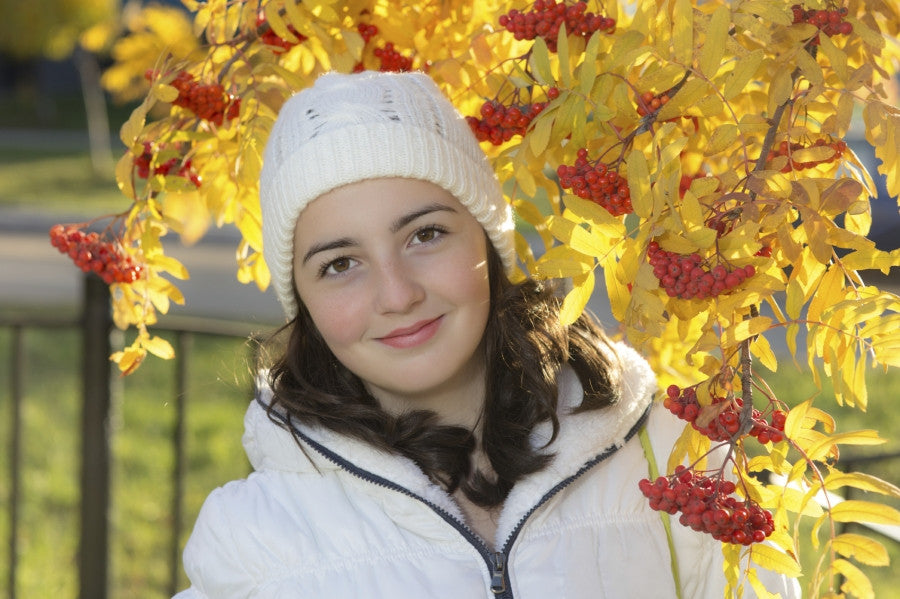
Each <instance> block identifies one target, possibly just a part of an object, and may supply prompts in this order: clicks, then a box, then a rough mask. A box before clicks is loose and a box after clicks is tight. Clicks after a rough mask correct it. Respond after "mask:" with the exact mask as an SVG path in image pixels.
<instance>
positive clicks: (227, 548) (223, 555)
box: [175, 481, 265, 599]
mask: <svg viewBox="0 0 900 599" xmlns="http://www.w3.org/2000/svg"><path fill="white" fill-rule="evenodd" d="M245 483H246V481H234V482H231V483H228V484H227V485H225V486H224V487H221V488H219V489H216V490H214V491H213V492H212V493H210V495H209V496H208V497H207V498H206V501H205V502H204V504H203V507H202V508H201V510H200V513H199V515H198V516H197V521H196V523H195V524H194V530H193V532H192V533H191V536H190V538H189V539H188V542H187V545H186V546H185V549H184V557H183V562H184V570H185V573H186V574H187V576H188V579H189V580H190V582H191V586H190V588H189V589H186V590H184V591H182V592H180V593H178V594H177V595H176V596H175V599H207V598H210V599H211V598H216V599H220V598H221V599H230V598H238V597H252V596H253V595H254V593H255V590H256V589H257V588H258V586H259V583H260V581H261V577H262V576H263V574H262V572H261V564H259V563H258V559H257V558H259V559H265V558H264V556H262V555H260V554H259V553H256V552H254V547H253V546H252V540H250V539H237V538H236V537H235V534H236V533H237V532H238V531H240V530H242V519H243V518H242V516H241V512H242V511H247V508H248V506H246V504H245V502H243V501H242V495H243V490H244V489H243V488H242V487H243V486H244V485H245ZM248 541H250V542H249V543H248Z"/></svg>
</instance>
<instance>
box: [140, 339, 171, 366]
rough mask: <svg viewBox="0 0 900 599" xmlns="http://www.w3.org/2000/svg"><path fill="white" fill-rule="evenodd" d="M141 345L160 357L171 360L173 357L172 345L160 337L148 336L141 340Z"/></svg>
mask: <svg viewBox="0 0 900 599" xmlns="http://www.w3.org/2000/svg"><path fill="white" fill-rule="evenodd" d="M141 346H143V348H144V349H146V350H147V351H148V352H150V353H151V354H153V355H154V356H157V357H158V358H162V359H163V360H171V359H172V358H174V357H175V350H174V349H173V348H172V345H171V344H170V343H169V342H168V341H166V340H165V339H163V338H162V337H158V336H157V337H150V338H147V339H143V340H142V341H141Z"/></svg>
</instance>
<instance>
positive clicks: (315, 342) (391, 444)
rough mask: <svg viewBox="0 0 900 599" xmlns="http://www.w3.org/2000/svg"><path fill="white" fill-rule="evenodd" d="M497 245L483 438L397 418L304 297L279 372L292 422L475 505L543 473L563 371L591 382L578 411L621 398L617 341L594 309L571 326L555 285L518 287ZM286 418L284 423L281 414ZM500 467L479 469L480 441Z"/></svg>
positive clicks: (277, 382)
mask: <svg viewBox="0 0 900 599" xmlns="http://www.w3.org/2000/svg"><path fill="white" fill-rule="evenodd" d="M487 245H488V277H489V281H490V293H491V307H490V313H489V316H488V323H487V326H486V328H485V333H484V343H483V344H482V346H483V351H484V359H485V364H486V377H485V379H486V382H485V387H486V388H485V402H484V407H483V413H482V415H481V420H480V429H479V430H480V433H481V438H480V440H476V437H475V434H474V432H473V431H470V430H468V429H466V428H463V427H460V426H450V425H445V424H440V423H439V422H438V417H437V414H436V413H434V412H432V411H426V410H414V411H410V412H406V413H403V414H400V415H396V416H395V415H391V414H389V413H388V412H387V411H385V410H384V409H382V408H381V406H380V405H379V403H378V401H377V400H376V399H375V398H374V397H373V396H372V395H371V394H370V393H369V392H368V391H367V390H366V388H365V386H364V384H363V382H362V381H361V380H360V379H359V377H357V376H356V375H354V374H353V373H352V372H350V371H349V370H348V369H347V368H346V367H345V366H344V365H343V364H341V363H340V362H339V361H338V360H337V359H336V358H335V356H334V354H332V352H331V350H329V349H328V346H327V345H326V344H325V341H324V340H323V339H322V336H321V335H320V334H319V331H318V329H317V328H316V326H315V324H314V323H313V322H312V318H311V317H310V315H309V312H308V311H307V309H306V307H305V306H304V305H303V302H301V301H300V298H299V296H298V295H297V294H296V290H295V299H296V300H297V305H298V307H299V313H298V315H297V317H296V318H295V319H294V320H293V321H291V322H290V323H288V324H287V325H286V327H285V332H286V333H287V335H288V338H287V343H286V347H285V348H284V351H283V352H282V353H281V355H280V357H279V358H277V359H276V360H275V361H274V364H273V365H272V366H271V368H270V370H269V378H270V380H269V383H270V385H271V387H272V389H273V390H274V400H273V402H272V405H271V406H270V407H269V410H270V415H271V411H272V410H274V409H278V410H281V411H283V412H285V413H286V414H287V415H289V416H290V418H291V419H292V420H295V421H299V422H301V423H304V424H308V425H316V426H323V427H326V428H328V429H331V430H333V431H336V432H339V433H343V434H346V435H350V436H352V437H355V438H357V439H361V440H364V441H366V442H368V443H371V444H372V445H374V446H375V447H378V448H381V449H385V450H388V451H392V452H396V453H399V454H401V455H404V456H406V457H408V458H410V459H412V460H413V461H414V462H415V463H416V464H418V465H419V467H420V468H422V470H423V471H424V472H425V473H426V474H427V475H428V476H429V477H430V478H431V479H432V480H434V481H435V482H437V483H438V484H440V485H442V486H443V487H444V488H445V489H446V490H447V491H448V492H453V491H455V490H456V489H457V488H459V489H460V490H461V491H462V492H463V493H464V494H465V495H466V497H468V498H469V499H470V500H471V501H473V502H474V503H476V504H478V505H481V506H485V507H490V506H496V505H499V504H500V503H502V502H503V500H504V499H505V498H506V496H507V495H508V494H509V491H510V489H511V488H512V487H513V485H514V484H515V482H516V481H517V480H519V479H520V478H522V477H523V476H525V475H527V474H530V473H533V472H536V471H538V470H540V469H542V468H543V467H544V466H545V465H546V464H547V463H548V462H549V460H550V459H551V457H552V454H551V453H549V450H550V449H552V447H549V446H550V445H551V444H552V442H553V440H554V439H555V438H556V435H557V433H558V430H559V419H558V417H557V395H558V388H557V376H558V374H559V371H560V368H561V367H562V366H563V365H564V364H568V365H569V366H571V368H572V369H573V370H574V371H575V373H576V374H577V376H578V378H579V380H580V381H581V384H582V387H583V388H584V398H583V399H582V402H581V404H580V406H579V407H578V408H577V410H578V411H582V410H590V409H597V408H601V407H604V406H607V405H610V404H612V403H614V402H615V400H616V387H617V385H616V372H617V370H616V369H615V368H612V366H611V364H610V363H609V360H610V359H611V358H610V357H609V356H611V355H612V352H610V351H604V349H606V348H607V346H608V340H607V337H606V335H605V334H604V333H603V331H602V329H601V328H600V327H599V326H598V325H597V324H596V323H595V322H594V321H593V319H592V318H591V317H589V316H588V315H583V316H582V317H581V318H580V319H579V320H578V321H576V322H575V323H574V324H572V325H570V326H568V327H564V326H562V325H561V324H560V322H559V308H560V300H559V298H558V296H557V295H556V294H555V293H554V291H553V289H552V288H551V286H550V285H548V284H546V283H542V282H537V281H533V280H526V281H525V282H523V283H520V284H515V285H514V284H512V283H510V282H509V280H508V279H507V277H506V275H505V274H504V272H503V267H502V263H501V261H500V258H499V256H498V255H497V253H496V252H495V251H494V249H493V247H492V246H491V244H490V243H488V244H487ZM276 422H278V420H276ZM542 422H550V424H551V426H552V430H553V435H552V437H551V440H550V441H549V442H548V444H547V446H545V447H539V448H535V447H532V443H531V432H532V431H533V430H534V428H535V426H536V425H538V424H539V423H542ZM479 442H480V444H481V449H482V451H483V452H484V455H485V456H486V457H487V459H488V461H489V463H490V466H491V470H490V471H489V472H482V471H481V470H479V469H475V468H473V467H472V460H471V456H472V452H473V451H474V450H475V448H476V444H477V443H479Z"/></svg>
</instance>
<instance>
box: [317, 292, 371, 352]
mask: <svg viewBox="0 0 900 599" xmlns="http://www.w3.org/2000/svg"><path fill="white" fill-rule="evenodd" d="M301 299H302V298H301ZM304 304H305V305H306V308H307V310H309V315H310V317H312V321H313V323H315V325H316V327H317V328H318V329H319V333H321V334H322V338H323V339H324V340H325V343H326V344H327V345H328V346H329V347H330V348H331V349H332V351H335V349H336V348H337V347H339V346H341V345H343V344H347V343H351V342H353V341H356V340H358V339H359V338H360V337H361V336H362V332H363V331H364V330H365V325H366V323H365V318H364V315H365V311H364V310H363V309H362V305H361V302H359V301H358V300H355V299H354V296H353V295H352V294H346V295H345V294H339V295H335V296H328V297H323V298H315V299H312V300H309V301H304Z"/></svg>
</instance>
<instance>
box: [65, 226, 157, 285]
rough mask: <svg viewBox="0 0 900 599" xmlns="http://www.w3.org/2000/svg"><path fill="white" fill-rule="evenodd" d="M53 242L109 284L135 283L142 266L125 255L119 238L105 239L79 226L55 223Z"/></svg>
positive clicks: (85, 269) (84, 267) (79, 265)
mask: <svg viewBox="0 0 900 599" xmlns="http://www.w3.org/2000/svg"><path fill="white" fill-rule="evenodd" d="M50 243H51V245H53V247H55V248H56V249H58V250H59V251H60V253H62V254H68V256H69V258H71V259H72V261H73V262H75V265H76V266H78V268H80V269H81V270H83V271H84V272H95V273H97V274H98V275H99V276H100V278H101V279H103V280H104V281H105V282H106V284H107V285H111V284H113V283H134V282H135V281H137V280H138V279H139V278H141V274H142V272H143V270H144V269H143V266H142V265H141V264H138V263H136V262H135V261H134V258H132V257H131V256H130V255H128V254H126V253H125V251H124V249H123V248H122V244H121V243H119V242H118V241H106V240H104V239H103V238H102V237H101V236H100V234H99V233H96V232H94V231H90V232H85V231H83V230H82V229H81V227H80V226H79V225H68V226H63V225H53V226H52V227H51V228H50Z"/></svg>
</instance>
